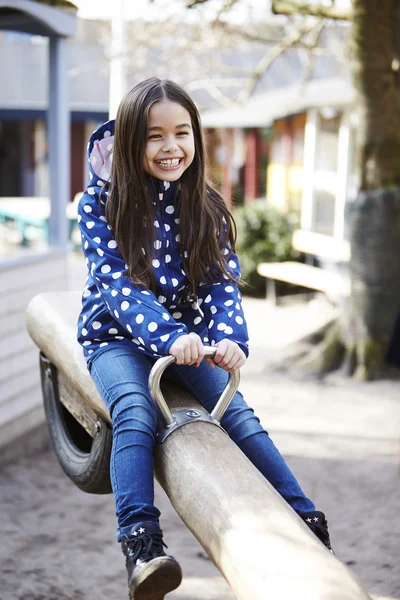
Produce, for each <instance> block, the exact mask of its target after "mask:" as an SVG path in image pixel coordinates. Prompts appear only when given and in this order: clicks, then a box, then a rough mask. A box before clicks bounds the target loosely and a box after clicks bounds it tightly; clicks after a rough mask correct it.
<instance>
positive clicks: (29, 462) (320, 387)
mask: <svg viewBox="0 0 400 600" xmlns="http://www.w3.org/2000/svg"><path fill="white" fill-rule="evenodd" d="M81 277H82V275H81V266H80V263H79V264H75V262H73V263H72V269H71V286H72V287H78V285H77V282H79V285H80V281H81ZM245 310H246V313H247V319H248V323H249V329H250V334H251V339H252V354H251V358H250V359H249V361H248V363H247V364H246V366H245V368H244V369H243V372H242V385H241V388H242V390H243V392H244V394H245V396H246V398H247V400H248V402H249V404H250V405H252V406H253V408H254V409H255V411H256V413H257V414H258V415H259V417H260V418H261V421H262V423H263V424H264V426H265V427H266V428H267V429H268V431H269V433H270V435H271V437H272V438H273V439H274V441H275V443H276V445H277V446H278V447H279V448H280V450H281V452H282V453H283V454H284V455H285V457H286V459H287V461H288V463H289V465H290V466H291V468H292V470H293V471H294V473H295V475H296V476H297V478H298V479H299V481H300V483H301V485H302V487H303V489H304V490H305V492H306V493H308V494H309V495H310V496H311V497H312V498H313V499H314V501H315V503H316V504H317V506H318V508H320V509H322V510H324V511H325V512H326V514H327V516H328V519H329V523H330V531H331V537H332V543H333V545H334V548H335V550H336V552H337V554H338V556H339V557H340V558H341V559H342V560H343V561H345V562H347V563H348V564H350V565H352V568H354V570H355V571H356V572H357V573H358V575H359V576H360V577H361V579H362V581H363V582H364V584H365V586H366V588H367V589H368V590H369V591H370V592H371V593H373V594H376V595H379V596H380V597H381V598H385V600H386V599H390V600H400V573H399V568H398V565H399V563H400V541H399V540H400V516H399V515H400V485H399V483H400V469H399V463H400V458H399V457H400V447H399V446H400V444H399V432H400V382H399V381H397V382H393V381H382V382H375V383H368V384H353V383H351V382H348V381H347V382H343V381H338V380H333V381H330V382H325V383H317V382H313V381H297V380H293V379H288V378H287V377H285V376H284V375H282V374H277V373H272V372H271V371H269V370H268V368H266V365H267V364H268V363H269V362H270V361H271V359H273V358H274V356H276V353H277V352H278V351H279V349H280V348H282V346H283V345H284V344H285V343H287V342H289V341H291V339H295V338H296V337H298V336H300V335H302V334H304V333H306V332H307V331H308V330H309V329H310V327H312V326H314V325H315V324H316V323H318V322H319V323H322V322H323V321H324V319H326V318H327V317H328V316H329V315H328V309H327V307H326V305H324V304H323V303H319V302H313V303H311V304H309V305H303V306H288V307H282V308H278V309H277V310H275V311H273V312H271V311H268V310H267V309H266V307H265V303H264V302H263V301H260V300H251V299H247V300H246V301H245ZM0 489H1V494H0V531H1V533H2V544H1V545H0V564H1V569H0V598H1V600H92V599H94V598H96V600H117V599H119V598H121V599H123V598H126V597H127V594H126V584H125V570H124V564H123V557H122V555H121V553H120V550H119V546H118V545H117V544H116V543H115V541H114V540H115V521H114V503H113V498H112V496H110V495H109V496H104V497H96V496H89V495H87V494H84V493H82V492H80V491H79V490H78V489H76V488H75V487H74V486H73V485H72V484H71V483H70V482H69V480H67V479H66V478H65V476H64V475H63V474H62V473H61V471H60V469H59V467H58V464H57V463H56V460H55V458H54V455H53V453H52V451H50V450H47V451H44V452H42V453H40V454H38V455H33V456H25V457H23V458H20V459H19V460H18V461H17V462H16V463H15V464H8V465H6V467H5V468H3V469H2V470H1V471H0ZM156 502H157V505H158V506H159V507H160V509H161V511H162V515H163V517H162V525H163V529H164V532H165V538H166V541H167V543H168V545H169V549H170V551H171V553H173V554H174V555H175V556H176V557H177V558H178V559H179V561H180V562H181V564H182V568H183V572H184V577H185V578H184V581H183V584H182V586H181V587H180V588H179V590H178V591H176V592H175V593H173V594H170V595H169V598H171V600H174V599H175V600H234V596H233V594H232V593H231V592H230V591H229V588H228V586H227V584H226V583H225V581H224V580H223V578H222V577H221V576H220V574H219V572H218V571H217V570H216V568H215V567H214V565H213V564H212V563H211V561H210V560H209V559H208V557H207V556H206V555H205V553H204V551H203V550H202V548H201V547H200V546H199V545H198V543H197V541H196V540H195V539H194V538H193V536H192V535H191V534H190V532H188V531H187V530H186V528H185V527H184V526H183V524H182V522H181V521H180V519H179V517H178V516H177V515H176V513H175V512H174V510H173V509H172V508H171V505H170V503H169V501H168V499H167V498H166V496H165V494H164V493H163V491H162V490H161V489H160V488H159V487H157V499H156ZM265 560H268V557H265ZM255 600H264V599H255Z"/></svg>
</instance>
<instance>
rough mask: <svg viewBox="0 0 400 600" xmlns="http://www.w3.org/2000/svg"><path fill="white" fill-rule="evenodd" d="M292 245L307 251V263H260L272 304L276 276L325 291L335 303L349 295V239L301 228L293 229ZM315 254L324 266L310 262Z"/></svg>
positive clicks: (298, 249)
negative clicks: (347, 265) (347, 266)
mask: <svg viewBox="0 0 400 600" xmlns="http://www.w3.org/2000/svg"><path fill="white" fill-rule="evenodd" d="M292 248H293V249H294V250H296V251H297V252H302V253H304V254H305V255H306V264H304V263H300V262H295V261H285V262H277V263H260V264H259V265H258V266H257V272H258V274H259V275H261V276H262V277H266V279H267V296H266V297H267V301H268V302H269V303H270V304H272V305H274V306H275V305H276V289H275V281H276V280H279V281H285V282H287V283H293V284H295V285H300V286H302V287H305V288H310V289H312V290H317V291H320V292H324V293H325V294H326V295H327V296H328V298H329V299H330V300H331V301H333V302H334V303H336V302H337V301H338V300H339V299H340V298H342V297H345V296H349V294H350V278H349V275H348V272H347V269H346V263H348V262H349V260H350V244H349V242H348V241H347V240H342V239H339V238H334V237H332V236H329V235H325V234H322V233H315V232H314V231H306V230H303V229H297V230H296V231H294V233H293V238H292ZM313 257H315V258H317V259H318V262H319V265H320V266H314V265H312V264H309V263H310V259H311V260H313Z"/></svg>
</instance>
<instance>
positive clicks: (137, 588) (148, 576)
mask: <svg viewBox="0 0 400 600" xmlns="http://www.w3.org/2000/svg"><path fill="white" fill-rule="evenodd" d="M181 581H182V570H181V568H180V566H179V564H178V563H177V562H176V561H175V560H172V559H170V558H164V557H159V558H154V559H153V560H151V561H150V562H148V563H145V564H144V565H143V568H142V570H141V571H140V572H139V573H138V574H137V577H136V578H135V582H134V585H131V587H130V589H129V600H163V598H164V596H165V594H168V593H169V592H172V591H173V590H175V589H176V588H177V587H178V586H179V585H180V583H181Z"/></svg>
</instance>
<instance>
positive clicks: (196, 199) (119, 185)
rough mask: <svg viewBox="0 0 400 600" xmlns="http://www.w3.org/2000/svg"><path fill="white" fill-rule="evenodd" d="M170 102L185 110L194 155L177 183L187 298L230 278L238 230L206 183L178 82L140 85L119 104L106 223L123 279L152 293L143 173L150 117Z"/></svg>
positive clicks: (197, 127)
mask: <svg viewBox="0 0 400 600" xmlns="http://www.w3.org/2000/svg"><path fill="white" fill-rule="evenodd" d="M163 99H168V100H171V101H172V102H176V103H178V104H180V105H181V106H182V107H183V108H185V109H186V110H187V111H188V113H189V115H190V118H191V124H192V129H193V137H194V144H195V154H194V159H193V162H192V164H191V165H190V166H189V167H188V168H187V169H186V171H185V172H184V173H183V175H182V177H181V179H180V191H179V194H178V197H177V212H178V214H179V220H180V222H179V233H180V246H181V254H182V261H183V266H184V269H185V272H186V275H187V277H188V279H189V288H188V294H189V295H190V294H195V293H196V290H197V287H198V285H199V284H200V283H209V282H212V281H220V280H221V277H225V278H228V279H231V280H232V279H233V276H232V273H231V271H230V269H229V267H228V264H227V259H228V258H229V254H228V255H225V254H224V251H225V248H226V245H227V244H229V247H230V248H231V249H232V250H233V249H234V245H235V240H236V226H235V222H234V220H233V217H232V215H231V213H230V211H229V210H228V208H227V206H226V205H225V203H224V201H223V199H222V198H221V196H220V194H219V193H218V192H217V191H216V190H215V189H214V187H213V186H212V185H211V184H210V183H209V182H208V181H207V180H206V156H205V145H204V139H203V132H202V127H201V122H200V115H199V113H198V110H197V108H196V106H195V104H194V102H193V101H192V99H191V98H190V97H189V96H188V94H187V93H186V92H185V91H184V90H183V89H182V88H181V87H180V86H178V85H177V84H176V83H174V82H173V81H168V80H160V79H157V78H156V77H152V78H150V79H147V80H146V81H142V82H141V83H139V84H137V85H136V86H135V87H133V88H132V89H131V90H129V92H127V94H126V95H125V96H124V98H123V99H122V101H121V103H120V105H119V108H118V112H117V117H116V120H115V135H114V155H113V161H112V168H111V178H110V190H109V194H108V198H107V202H106V218H107V221H108V223H109V224H110V226H111V228H112V230H113V234H114V237H115V240H116V242H117V245H118V248H119V250H120V252H121V254H122V256H123V258H124V260H125V262H126V264H127V272H126V274H127V275H128V276H129V278H130V279H131V280H132V281H133V282H134V283H135V284H136V285H140V286H144V287H146V288H150V289H153V291H154V288H155V282H154V277H153V269H152V258H153V257H154V239H155V238H154V235H155V234H154V227H153V220H154V215H153V208H152V202H151V198H150V195H149V192H148V189H147V185H146V175H145V172H144V169H143V160H144V154H145V149H146V144H147V139H148V131H147V127H148V118H149V111H150V108H151V107H152V106H153V104H154V103H155V102H159V101H160V100H163Z"/></svg>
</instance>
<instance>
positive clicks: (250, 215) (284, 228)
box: [233, 200, 298, 296]
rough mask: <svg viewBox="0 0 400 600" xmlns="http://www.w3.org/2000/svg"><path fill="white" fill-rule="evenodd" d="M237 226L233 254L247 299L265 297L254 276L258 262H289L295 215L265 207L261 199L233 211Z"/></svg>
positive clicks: (261, 279)
mask: <svg viewBox="0 0 400 600" xmlns="http://www.w3.org/2000/svg"><path fill="white" fill-rule="evenodd" d="M233 215H234V218H235V221H236V225H237V243H236V252H237V255H238V257H239V260H240V266H241V269H242V279H243V281H244V282H245V285H244V287H243V292H244V293H245V294H247V295H249V296H264V295H265V278H264V277H261V276H260V275H258V273H257V265H258V264H259V263H261V262H280V261H284V260H293V259H294V258H295V257H294V254H293V251H292V233H293V230H294V229H295V228H296V227H297V226H298V218H297V215H294V214H284V213H281V212H280V211H278V210H277V209H275V208H273V207H269V206H267V205H266V203H265V200H257V201H256V202H254V203H252V204H248V205H246V206H241V207H238V208H235V209H234V211H233Z"/></svg>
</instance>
